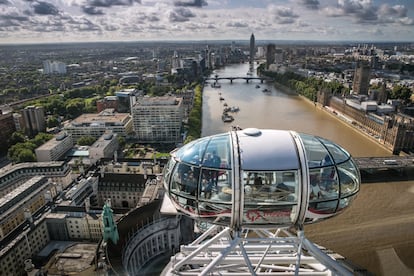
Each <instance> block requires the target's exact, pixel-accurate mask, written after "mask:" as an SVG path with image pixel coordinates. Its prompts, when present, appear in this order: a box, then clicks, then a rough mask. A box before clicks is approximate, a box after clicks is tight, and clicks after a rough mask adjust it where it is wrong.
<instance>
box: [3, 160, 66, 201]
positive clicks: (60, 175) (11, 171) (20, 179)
mask: <svg viewBox="0 0 414 276" xmlns="http://www.w3.org/2000/svg"><path fill="white" fill-rule="evenodd" d="M38 175H42V176H45V177H47V178H49V180H50V181H51V182H53V183H55V185H56V189H57V190H58V192H59V191H61V190H62V189H64V188H66V187H67V186H68V185H69V184H70V183H72V181H73V179H72V174H71V169H70V167H69V166H68V164H67V163H65V162H63V161H55V162H29V163H19V164H16V165H12V166H7V167H3V168H1V169H0V197H3V196H4V195H6V194H8V193H10V192H12V191H13V190H14V189H16V188H18V187H19V186H21V185H22V184H24V183H25V182H27V181H28V179H30V178H31V177H33V176H38Z"/></svg>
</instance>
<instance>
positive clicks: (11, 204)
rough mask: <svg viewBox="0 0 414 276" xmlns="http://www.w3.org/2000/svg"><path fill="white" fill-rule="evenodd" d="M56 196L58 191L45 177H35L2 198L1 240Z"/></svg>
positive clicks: (0, 210)
mask: <svg viewBox="0 0 414 276" xmlns="http://www.w3.org/2000/svg"><path fill="white" fill-rule="evenodd" d="M55 195H56V189H55V188H54V186H53V185H52V183H51V182H49V181H48V179H47V178H46V177H44V176H34V177H32V178H31V179H30V180H28V181H26V182H25V183H23V184H22V185H20V186H19V187H18V188H16V189H14V190H13V191H12V192H10V193H8V194H6V195H4V196H3V197H2V198H0V239H3V238H4V237H5V236H7V235H8V234H9V233H10V232H12V231H13V230H14V229H15V228H17V227H18V226H19V225H20V224H22V223H23V222H24V221H25V220H26V219H27V218H28V217H30V216H31V215H32V214H33V213H35V212H36V211H37V210H39V209H40V208H42V207H43V206H44V205H45V204H46V203H47V202H50V201H51V198H52V197H53V196H55Z"/></svg>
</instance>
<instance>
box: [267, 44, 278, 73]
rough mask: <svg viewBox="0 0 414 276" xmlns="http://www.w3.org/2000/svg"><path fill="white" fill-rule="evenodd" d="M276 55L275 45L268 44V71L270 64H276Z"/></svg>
mask: <svg viewBox="0 0 414 276" xmlns="http://www.w3.org/2000/svg"><path fill="white" fill-rule="evenodd" d="M275 53H276V46H275V44H268V45H267V46H266V69H269V66H270V64H273V63H274V62H275Z"/></svg>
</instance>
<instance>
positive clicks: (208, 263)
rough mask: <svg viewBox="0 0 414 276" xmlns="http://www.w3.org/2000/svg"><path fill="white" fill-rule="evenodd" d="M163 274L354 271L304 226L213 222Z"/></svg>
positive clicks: (186, 246)
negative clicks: (247, 226) (232, 225)
mask: <svg viewBox="0 0 414 276" xmlns="http://www.w3.org/2000/svg"><path fill="white" fill-rule="evenodd" d="M163 274H164V275H223V276H225V275H229V276H241V275H341V276H342V275H353V274H352V273H351V271H349V270H348V269H346V268H345V267H344V266H342V265H341V264H340V263H339V262H337V261H336V260H335V259H334V258H333V257H331V256H329V255H328V254H326V253H325V252H323V251H322V250H321V249H319V248H318V247H317V246H316V245H315V244H314V243H312V242H311V241H309V240H308V239H306V238H305V236H304V233H303V231H302V230H300V231H297V233H296V234H292V233H291V232H290V231H289V230H288V229H281V228H279V229H277V230H276V231H274V232H271V231H268V230H264V229H255V230H244V231H240V232H237V231H233V230H231V229H230V228H228V227H226V228H223V227H222V226H218V225H213V226H212V227H210V228H209V229H208V230H207V231H205V232H204V233H203V234H202V235H201V236H200V237H198V238H197V239H196V240H195V241H194V242H192V243H191V244H189V245H183V246H181V250H180V252H179V253H177V254H176V255H175V256H173V257H172V258H171V261H170V263H169V265H168V266H167V267H166V269H165V270H164V273H163Z"/></svg>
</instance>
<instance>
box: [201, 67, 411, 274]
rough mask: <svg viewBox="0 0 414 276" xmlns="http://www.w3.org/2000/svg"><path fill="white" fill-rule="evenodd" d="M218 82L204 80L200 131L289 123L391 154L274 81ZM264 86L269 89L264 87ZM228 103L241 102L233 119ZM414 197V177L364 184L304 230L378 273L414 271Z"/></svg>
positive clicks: (221, 72) (358, 152) (357, 150)
mask: <svg viewBox="0 0 414 276" xmlns="http://www.w3.org/2000/svg"><path fill="white" fill-rule="evenodd" d="M248 66H249V65H248V64H247V63H245V64H236V65H231V66H226V67H225V68H221V69H218V70H215V71H214V73H213V76H214V75H216V74H217V75H218V76H219V77H226V76H227V77H229V76H231V77H245V76H246V73H247V72H248ZM253 76H255V75H253ZM219 84H220V85H221V87H220V88H213V87H211V86H210V85H207V84H206V86H205V88H204V90H203V119H202V122H203V123H202V126H203V127H202V136H208V135H213V134H217V133H221V132H226V131H229V130H230V128H231V126H236V125H237V126H240V127H241V128H247V127H256V128H269V129H285V130H294V131H297V132H304V133H309V134H313V135H318V136H321V137H324V138H327V139H329V140H331V141H333V142H335V143H337V144H339V145H341V146H342V147H344V148H345V149H347V150H348V151H349V152H350V153H351V155H352V156H354V157H365V156H389V155H391V152H389V151H387V150H385V149H384V148H382V147H381V146H380V145H379V144H377V143H376V142H375V141H373V140H372V139H369V138H367V137H366V136H365V135H363V134H361V133H359V132H358V131H357V130H355V129H354V128H352V127H350V126H349V125H347V124H345V123H344V122H342V121H340V120H338V119H337V118H334V117H333V116H332V115H330V114H328V113H327V112H325V111H323V110H321V109H320V108H318V107H316V106H315V105H314V104H313V103H311V102H309V101H307V100H304V99H303V98H301V97H299V96H295V95H290V94H286V93H283V92H282V91H280V90H278V89H276V88H275V87H274V86H273V85H272V84H271V83H269V84H267V83H260V81H258V80H254V81H250V82H249V83H246V81H245V80H234V81H233V83H232V84H231V83H230V81H229V80H220V81H219ZM258 86H260V87H258ZM265 88H266V89H268V90H269V92H263V89H265ZM220 97H223V98H224V100H220ZM225 103H226V104H227V105H228V106H229V107H232V106H237V107H239V108H240V110H239V111H238V112H235V113H231V115H232V116H233V117H234V121H233V122H230V123H224V122H223V121H222V119H221V116H222V112H223V109H224V104H225ZM413 197H414V184H413V183H412V181H400V182H377V183H370V184H363V185H361V191H360V192H359V194H358V197H357V198H356V200H355V201H354V202H353V204H352V206H351V207H350V208H348V209H347V210H345V212H344V213H343V214H341V215H339V216H337V217H335V218H333V219H330V220H326V221H323V222H320V223H316V224H314V225H307V226H306V227H305V235H306V236H307V237H308V238H310V239H311V240H312V241H314V242H316V243H317V244H319V245H321V246H323V247H326V248H329V249H331V250H333V251H335V252H337V253H339V254H340V255H342V256H344V257H346V258H347V259H348V260H350V261H352V262H353V263H355V264H357V265H359V266H361V267H363V268H366V269H368V270H369V271H370V272H372V273H374V274H376V275H393V274H394V275H403V274H404V275H406V274H410V275H414V263H413V262H412V260H413V259H414V231H413V229H414V215H413V213H412V212H413V210H414V200H413Z"/></svg>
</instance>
